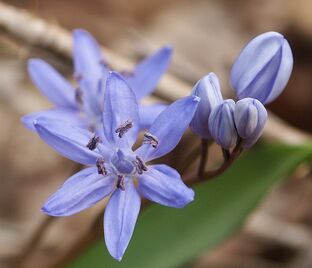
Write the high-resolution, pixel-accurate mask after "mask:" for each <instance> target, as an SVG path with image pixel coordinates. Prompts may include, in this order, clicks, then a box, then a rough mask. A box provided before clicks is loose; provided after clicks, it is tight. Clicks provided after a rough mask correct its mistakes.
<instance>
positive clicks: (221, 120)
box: [208, 100, 238, 149]
mask: <svg viewBox="0 0 312 268" xmlns="http://www.w3.org/2000/svg"><path fill="white" fill-rule="evenodd" d="M234 109H235V102H234V101H233V100H224V101H223V102H222V103H221V104H219V105H218V106H217V107H215V108H214V109H213V110H212V112H211V114H210V116H209V122H208V124H209V130H210V133H211V136H212V137H213V139H214V140H215V141H216V143H217V144H219V145H220V146H221V147H222V148H224V149H231V148H233V147H234V146H235V145H236V143H237V141H238V135H237V131H236V128H235V122H234Z"/></svg>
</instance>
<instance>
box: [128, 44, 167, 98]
mask: <svg viewBox="0 0 312 268" xmlns="http://www.w3.org/2000/svg"><path fill="white" fill-rule="evenodd" d="M171 56H172V47H171V46H165V47H163V48H161V49H160V50H158V51H157V52H156V53H154V54H153V55H151V56H149V57H147V58H145V59H144V60H143V61H141V62H140V63H139V64H138V65H137V66H136V67H135V69H134V71H133V74H130V75H125V80H126V81H127V83H128V84H129V85H130V87H131V89H132V90H133V91H134V93H135V95H136V97H137V99H138V100H139V99H141V98H143V97H144V96H147V95H149V94H151V92H152V91H154V89H155V88H156V85H157V83H158V81H159V80H160V79H161V77H162V76H163V74H164V73H165V72H166V70H167V69H168V66H169V63H170V61H171Z"/></svg>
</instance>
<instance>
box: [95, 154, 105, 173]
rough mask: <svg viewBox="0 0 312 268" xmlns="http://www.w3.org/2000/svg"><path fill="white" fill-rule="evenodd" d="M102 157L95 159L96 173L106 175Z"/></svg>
mask: <svg viewBox="0 0 312 268" xmlns="http://www.w3.org/2000/svg"><path fill="white" fill-rule="evenodd" d="M104 163H105V161H104V159H103V158H98V159H97V160H96V167H97V170H98V173H99V174H102V175H107V170H106V168H105V166H104Z"/></svg>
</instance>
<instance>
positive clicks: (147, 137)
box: [143, 132, 159, 148]
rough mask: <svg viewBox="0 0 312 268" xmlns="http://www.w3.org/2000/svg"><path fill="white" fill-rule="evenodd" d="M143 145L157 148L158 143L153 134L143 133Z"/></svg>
mask: <svg viewBox="0 0 312 268" xmlns="http://www.w3.org/2000/svg"><path fill="white" fill-rule="evenodd" d="M143 143H144V144H151V145H152V147H154V148H157V146H158V143H159V142H158V139H157V137H156V136H154V135H153V134H151V133H149V132H145V133H144V139H143Z"/></svg>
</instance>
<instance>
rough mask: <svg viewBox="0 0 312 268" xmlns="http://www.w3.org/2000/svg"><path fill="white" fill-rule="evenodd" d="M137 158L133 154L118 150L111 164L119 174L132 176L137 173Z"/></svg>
mask: <svg viewBox="0 0 312 268" xmlns="http://www.w3.org/2000/svg"><path fill="white" fill-rule="evenodd" d="M134 161H135V156H134V155H133V153H132V152H127V151H125V150H121V149H118V151H117V152H116V153H115V154H114V155H113V157H112V158H111V163H112V165H113V167H114V169H115V170H116V172H117V173H118V174H125V175H126V174H132V173H133V172H134V171H135V165H134Z"/></svg>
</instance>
